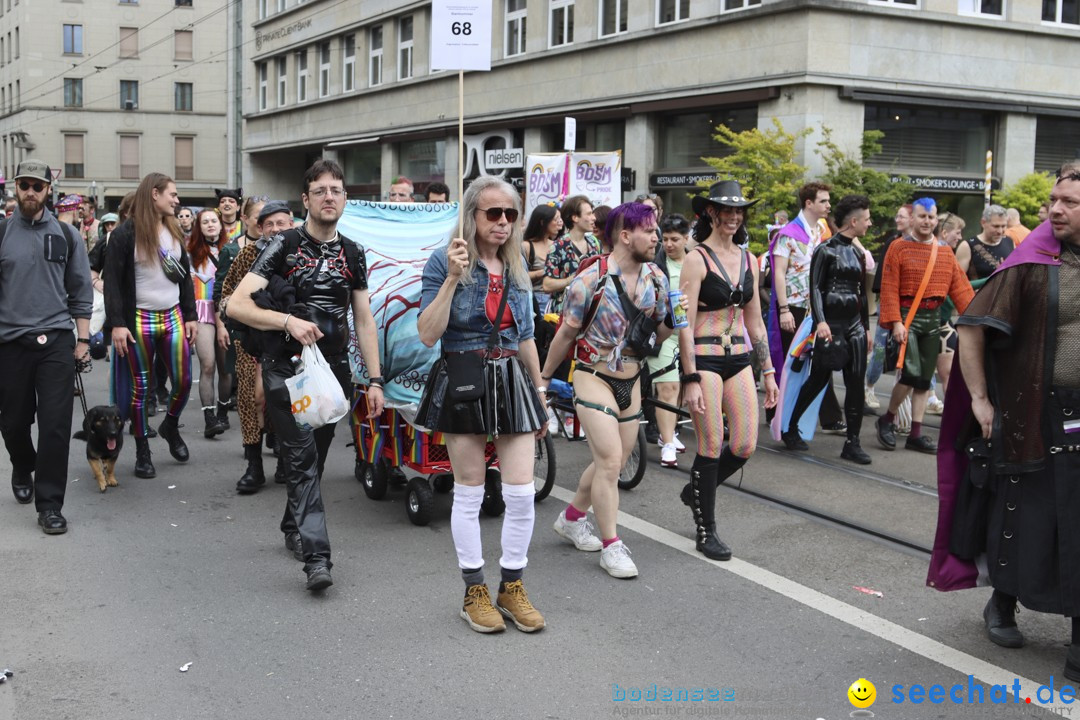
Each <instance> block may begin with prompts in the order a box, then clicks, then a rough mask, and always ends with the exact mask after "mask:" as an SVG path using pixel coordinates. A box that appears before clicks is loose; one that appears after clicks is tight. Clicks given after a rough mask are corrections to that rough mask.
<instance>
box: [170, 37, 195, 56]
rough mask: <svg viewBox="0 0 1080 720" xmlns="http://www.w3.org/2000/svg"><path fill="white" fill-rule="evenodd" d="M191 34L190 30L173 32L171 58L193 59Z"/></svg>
mask: <svg viewBox="0 0 1080 720" xmlns="http://www.w3.org/2000/svg"><path fill="white" fill-rule="evenodd" d="M192 40H193V37H192V32H191V31H190V30H176V31H175V32H173V58H174V59H176V60H192V59H194V58H193V56H192V54H191V51H192V45H193V43H192Z"/></svg>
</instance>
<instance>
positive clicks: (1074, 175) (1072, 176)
mask: <svg viewBox="0 0 1080 720" xmlns="http://www.w3.org/2000/svg"><path fill="white" fill-rule="evenodd" d="M1055 174H1056V175H1057V179H1058V180H1059V181H1061V180H1076V181H1078V182H1080V172H1070V173H1065V174H1064V175H1062V174H1061V170H1058V171H1057V173H1055ZM23 189H24V190H25V189H26V188H23Z"/></svg>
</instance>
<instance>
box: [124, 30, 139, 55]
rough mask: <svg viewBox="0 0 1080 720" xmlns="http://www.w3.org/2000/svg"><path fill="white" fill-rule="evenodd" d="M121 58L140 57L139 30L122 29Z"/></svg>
mask: <svg viewBox="0 0 1080 720" xmlns="http://www.w3.org/2000/svg"><path fill="white" fill-rule="evenodd" d="M120 57H122V58H137V57H139V28H133V27H122V28H120Z"/></svg>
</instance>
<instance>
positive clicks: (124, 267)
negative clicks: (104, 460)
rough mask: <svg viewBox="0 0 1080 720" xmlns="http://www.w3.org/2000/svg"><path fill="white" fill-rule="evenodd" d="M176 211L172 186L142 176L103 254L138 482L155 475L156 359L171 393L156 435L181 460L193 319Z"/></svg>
mask: <svg viewBox="0 0 1080 720" xmlns="http://www.w3.org/2000/svg"><path fill="white" fill-rule="evenodd" d="M179 205H180V198H179V196H178V195H177V193H176V185H175V184H174V183H173V181H172V179H171V178H169V177H168V176H166V175H162V174H161V173H150V174H149V175H147V176H146V177H144V178H143V179H142V182H140V183H139V187H138V189H137V190H136V191H135V202H134V203H133V207H132V212H131V219H129V220H126V221H125V222H124V223H123V224H122V225H120V226H119V227H118V228H117V229H116V230H115V231H113V234H112V236H111V237H110V239H109V252H107V253H106V254H105V271H104V273H103V276H104V278H105V312H106V315H107V317H108V325H110V326H111V327H112V328H113V331H112V342H113V349H114V350H115V353H116V356H117V362H124V361H125V359H126V362H127V366H128V369H129V370H130V373H131V385H132V399H131V422H132V425H133V427H134V429H135V443H136V448H137V450H136V456H135V476H136V477H141V478H152V477H154V476H155V475H156V474H157V471H156V470H155V469H154V464H153V462H152V460H151V457H150V444H149V440H147V437H146V436H147V431H148V429H149V427H148V425H147V420H146V409H147V407H148V405H149V403H152V402H153V399H152V397H151V394H152V393H153V388H151V387H150V376H151V375H152V371H153V367H154V360H155V358H156V357H157V356H159V355H160V356H161V357H162V359H164V361H165V367H166V368H167V370H168V373H169V378H170V382H169V384H170V386H171V387H172V388H173V391H172V396H171V397H170V398H169V403H168V414H167V415H166V416H165V420H164V421H163V422H162V423H161V426H160V427H159V428H158V433H159V434H160V435H161V437H162V438H164V439H165V440H166V441H167V442H168V444H169V452H170V454H172V456H173V457H174V458H175V459H176V460H177V461H179V462H187V459H188V449H187V445H185V444H184V441H183V440H182V439H181V438H180V431H179V429H178V427H179V418H180V413H181V412H182V411H183V409H184V406H185V405H186V404H187V400H188V394H189V393H190V391H191V343H192V342H194V340H195V335H196V333H197V331H198V317H197V314H196V310H195V294H194V287H193V285H192V281H191V274H190V273H189V272H188V267H189V265H188V257H187V253H186V252H185V251H184V245H183V237H184V235H183V233H182V232H181V231H180V225H179V224H178V223H177V221H176V218H175V215H174V214H175V212H176V208H177V207H178V206H179Z"/></svg>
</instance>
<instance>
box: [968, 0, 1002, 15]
mask: <svg viewBox="0 0 1080 720" xmlns="http://www.w3.org/2000/svg"><path fill="white" fill-rule="evenodd" d="M957 11H958V12H959V13H960V14H961V15H990V16H992V17H1004V16H1005V0H960V4H959V6H958V7H957Z"/></svg>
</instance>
